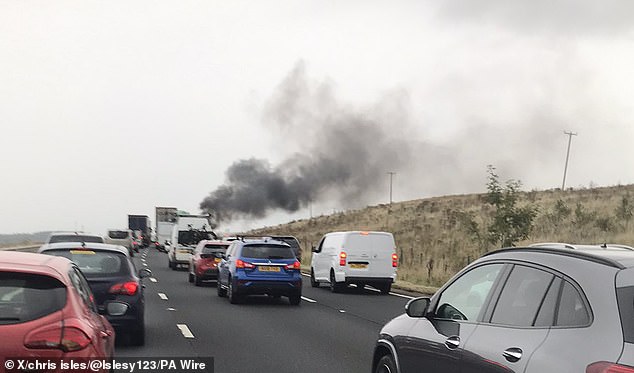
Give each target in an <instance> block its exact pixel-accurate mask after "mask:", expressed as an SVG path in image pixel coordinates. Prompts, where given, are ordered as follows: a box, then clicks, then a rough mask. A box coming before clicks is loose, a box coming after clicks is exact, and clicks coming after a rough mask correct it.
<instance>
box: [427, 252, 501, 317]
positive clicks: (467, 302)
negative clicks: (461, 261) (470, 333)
mask: <svg viewBox="0 0 634 373" xmlns="http://www.w3.org/2000/svg"><path fill="white" fill-rule="evenodd" d="M503 267H504V264H488V265H483V266H480V267H477V268H474V269H472V270H470V271H469V272H467V273H465V274H463V275H462V276H461V277H460V278H458V279H457V280H456V281H454V282H453V283H452V284H451V285H449V287H447V289H445V290H444V291H443V293H442V294H441V295H440V299H439V300H438V307H437V308H436V317H438V318H442V319H454V320H473V321H475V320H476V319H477V317H478V315H479V314H480V311H481V310H482V306H483V305H484V302H485V300H486V299H487V296H488V295H489V292H490V291H491V288H492V287H493V284H494V283H495V280H496V279H497V277H498V275H499V274H500V272H501V271H502V268H503Z"/></svg>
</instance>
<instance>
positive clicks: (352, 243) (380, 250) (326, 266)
mask: <svg viewBox="0 0 634 373" xmlns="http://www.w3.org/2000/svg"><path fill="white" fill-rule="evenodd" d="M397 267H398V256H397V254H396V244H395V243H394V236H393V235H392V234H391V233H388V232H362V231H352V232H332V233H327V234H326V235H324V236H323V237H322V239H321V241H320V242H319V245H318V246H317V247H315V248H314V249H313V255H312V260H311V285H312V286H313V287H319V286H320V283H329V284H330V288H331V290H332V291H333V292H340V291H341V290H343V289H344V288H346V287H347V286H348V285H350V284H355V285H356V286H357V287H360V288H363V287H364V286H365V285H370V286H372V287H374V288H376V289H378V290H380V291H381V293H383V294H387V293H389V292H390V289H391V287H392V283H393V282H394V280H396V270H397Z"/></svg>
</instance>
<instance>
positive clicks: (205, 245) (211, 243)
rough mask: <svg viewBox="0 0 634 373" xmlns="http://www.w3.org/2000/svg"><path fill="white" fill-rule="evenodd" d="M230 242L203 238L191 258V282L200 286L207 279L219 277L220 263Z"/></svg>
mask: <svg viewBox="0 0 634 373" xmlns="http://www.w3.org/2000/svg"><path fill="white" fill-rule="evenodd" d="M229 244H230V242H227V241H215V240H202V241H200V242H199V243H198V245H197V246H196V249H195V250H194V252H193V253H192V257H191V259H190V260H189V282H192V283H193V284H194V285H196V286H200V285H201V283H202V282H203V281H205V280H217V279H218V263H220V261H221V260H222V258H223V256H224V254H225V253H226V252H227V248H228V247H229Z"/></svg>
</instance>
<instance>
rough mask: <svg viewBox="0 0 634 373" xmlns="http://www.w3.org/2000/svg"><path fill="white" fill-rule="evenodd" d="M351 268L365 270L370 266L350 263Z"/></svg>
mask: <svg viewBox="0 0 634 373" xmlns="http://www.w3.org/2000/svg"><path fill="white" fill-rule="evenodd" d="M350 268H354V269H365V268H368V265H367V264H365V263H350Z"/></svg>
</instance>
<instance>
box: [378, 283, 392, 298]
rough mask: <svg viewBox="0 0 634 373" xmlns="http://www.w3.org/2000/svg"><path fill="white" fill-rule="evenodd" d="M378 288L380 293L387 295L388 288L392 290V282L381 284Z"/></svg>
mask: <svg viewBox="0 0 634 373" xmlns="http://www.w3.org/2000/svg"><path fill="white" fill-rule="evenodd" d="M379 290H381V294H383V295H387V294H389V293H390V290H392V284H391V283H387V284H383V285H381V286H379Z"/></svg>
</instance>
